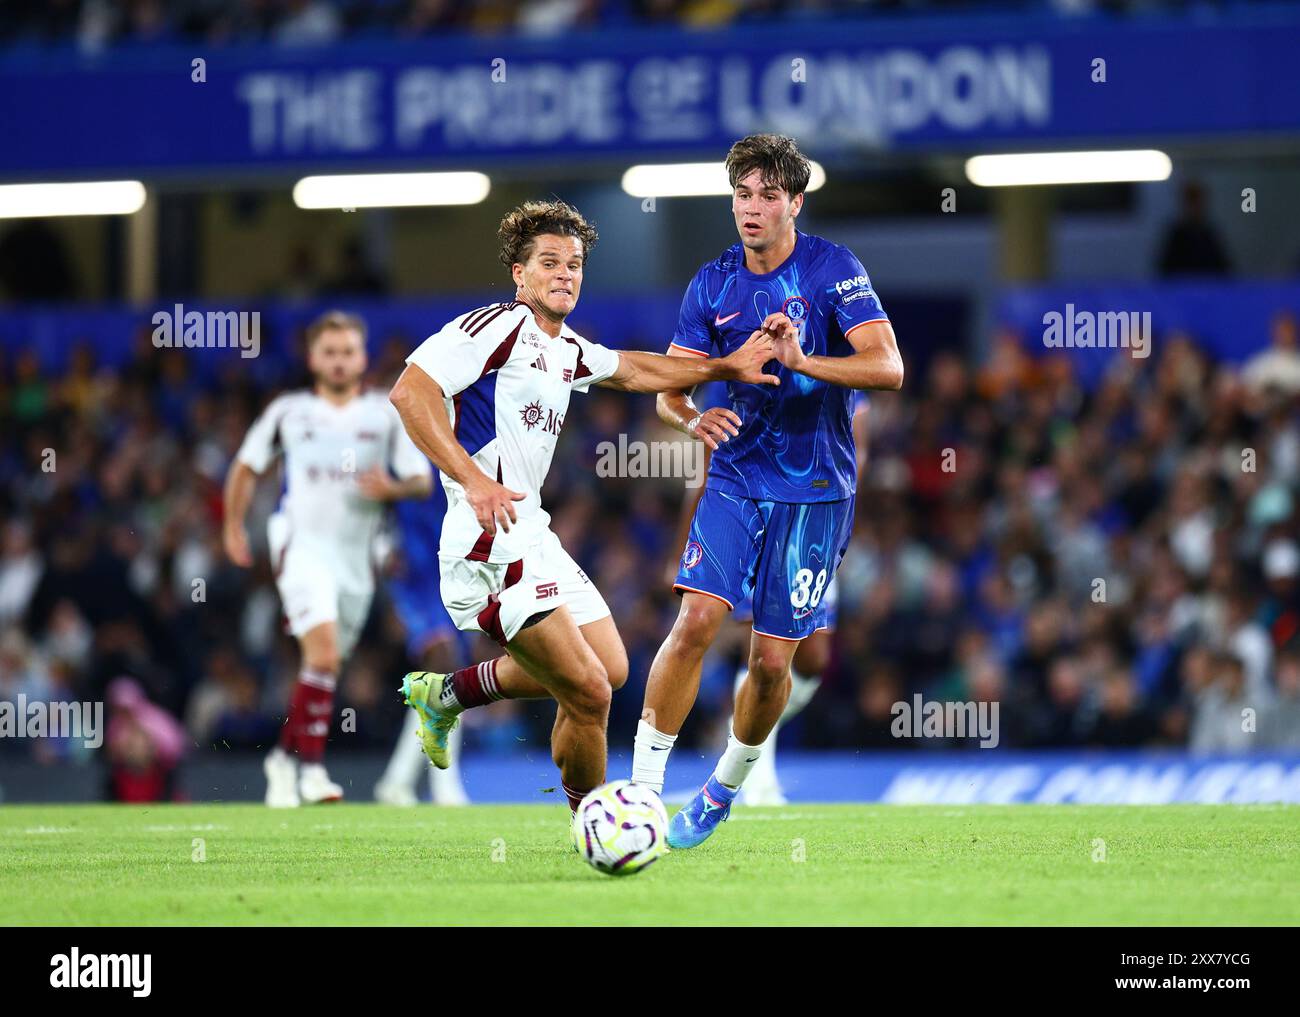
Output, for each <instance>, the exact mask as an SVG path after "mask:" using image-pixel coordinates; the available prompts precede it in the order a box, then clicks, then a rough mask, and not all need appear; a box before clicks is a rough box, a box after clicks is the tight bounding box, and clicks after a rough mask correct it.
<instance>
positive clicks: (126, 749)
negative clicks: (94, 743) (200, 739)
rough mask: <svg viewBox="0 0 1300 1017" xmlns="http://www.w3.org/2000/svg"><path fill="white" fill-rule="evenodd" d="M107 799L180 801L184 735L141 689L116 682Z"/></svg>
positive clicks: (110, 691) (110, 690)
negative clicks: (179, 767) (178, 769)
mask: <svg viewBox="0 0 1300 1017" xmlns="http://www.w3.org/2000/svg"><path fill="white" fill-rule="evenodd" d="M104 750H105V752H106V754H107V758H108V788H107V797H108V799H109V800H110V801H115V802H165V801H176V800H179V799H180V797H181V795H180V791H179V788H178V787H177V785H176V767H177V764H179V763H180V760H181V756H182V755H183V754H184V752H185V733H184V729H183V728H182V727H181V725H180V724H179V723H178V722H177V721H176V720H175V719H174V718H173V717H172V716H171V715H170V714H168V713H167V712H166V711H165V710H162V709H160V708H159V707H157V706H155V705H154V704H153V703H151V702H149V699H148V697H146V696H145V694H144V691H143V690H142V689H141V688H140V686H139V684H138V683H136V682H135V681H133V680H131V679H130V678H117V679H115V680H114V681H113V682H112V683H110V684H109V686H108V736H107V737H106V738H105V740H104Z"/></svg>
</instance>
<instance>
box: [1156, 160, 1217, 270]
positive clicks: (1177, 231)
mask: <svg viewBox="0 0 1300 1017" xmlns="http://www.w3.org/2000/svg"><path fill="white" fill-rule="evenodd" d="M1158 268H1159V272H1160V275H1162V276H1166V277H1167V276H1178V275H1228V274H1229V273H1230V272H1231V271H1232V267H1231V265H1230V263H1229V261H1228V255H1227V253H1226V252H1225V251H1224V249H1223V241H1222V240H1220V239H1219V234H1218V231H1217V230H1216V229H1215V228H1214V226H1213V224H1211V223H1210V222H1209V220H1208V219H1207V218H1206V215H1205V188H1203V187H1202V186H1201V185H1200V184H1199V183H1198V182H1196V181H1195V180H1189V181H1187V182H1186V183H1185V184H1183V189H1182V192H1181V206H1180V209H1179V214H1178V218H1177V219H1175V220H1174V221H1173V222H1172V223H1171V224H1170V225H1169V228H1168V229H1167V230H1166V231H1165V237H1164V241H1163V243H1162V244H1161V247H1160V258H1159V262H1158Z"/></svg>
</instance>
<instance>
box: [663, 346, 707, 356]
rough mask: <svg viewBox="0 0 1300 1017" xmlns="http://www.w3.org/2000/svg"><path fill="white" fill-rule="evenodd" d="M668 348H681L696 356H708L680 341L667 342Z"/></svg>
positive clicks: (684, 351)
mask: <svg viewBox="0 0 1300 1017" xmlns="http://www.w3.org/2000/svg"><path fill="white" fill-rule="evenodd" d="M668 348H669V349H670V350H681V351H682V352H683V353H690V354H692V355H694V356H697V357H704V358H705V359H706V360H707V359H708V356H709V355H708V354H707V353H705V352H704V351H703V350H693V349H691V348H690V347H689V346H683V345H682V344H681V343H669V344H668Z"/></svg>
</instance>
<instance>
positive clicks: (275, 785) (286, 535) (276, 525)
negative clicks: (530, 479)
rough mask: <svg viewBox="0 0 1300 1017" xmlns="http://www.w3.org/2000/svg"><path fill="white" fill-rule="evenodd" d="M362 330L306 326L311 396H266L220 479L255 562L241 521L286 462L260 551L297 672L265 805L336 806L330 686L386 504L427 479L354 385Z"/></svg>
mask: <svg viewBox="0 0 1300 1017" xmlns="http://www.w3.org/2000/svg"><path fill="white" fill-rule="evenodd" d="M366 364H367V361H366V346H365V324H364V323H363V322H362V321H361V319H360V318H357V317H356V316H354V315H351V314H346V313H344V312H341V311H330V312H328V313H326V314H324V315H322V316H321V317H320V318H318V319H317V320H316V321H315V322H314V323H313V324H312V325H311V326H310V328H308V330H307V365H308V368H309V370H310V372H311V375H312V379H313V388H312V390H311V391H307V390H299V391H296V392H286V393H284V394H283V395H280V396H278V397H277V398H276V399H274V400H273V401H272V402H271V404H270V405H269V406H268V407H267V408H266V409H265V410H264V411H263V413H262V415H261V416H260V417H258V419H257V420H256V421H255V422H254V423H253V426H252V427H251V428H249V431H248V434H247V435H246V436H245V437H244V441H243V444H242V445H241V446H240V448H239V452H238V453H237V454H236V456H235V461H234V462H233V463H232V464H231V467H230V471H229V473H228V474H227V476H226V487H225V525H224V528H223V539H224V542H225V548H226V553H227V554H228V555H229V556H230V560H231V561H233V562H234V563H235V564H236V565H240V566H242V567H245V568H247V567H248V566H250V565H251V564H252V563H253V557H252V553H251V551H250V549H249V543H248V533H247V530H246V529H245V525H244V520H245V517H246V516H247V513H248V507H249V504H250V502H251V501H252V498H253V491H254V488H255V487H256V484H257V479H258V477H259V476H261V475H262V474H264V473H265V472H266V471H267V470H268V469H269V468H270V466H271V465H272V463H273V462H274V460H275V459H276V458H277V457H278V456H280V455H283V456H284V460H285V491H284V494H283V496H282V498H281V500H280V506H279V509H278V510H277V511H276V512H275V514H273V515H272V516H271V518H270V519H269V520H268V522H267V545H268V548H269V550H270V553H271V560H272V564H273V568H274V571H275V579H276V587H277V588H278V590H279V593H280V600H281V603H282V604H283V607H284V614H285V617H286V619H287V621H288V627H289V630H290V631H291V632H292V633H293V635H294V636H295V637H296V638H297V640H298V645H299V648H300V649H301V651H302V661H301V668H300V670H299V672H298V680H297V682H296V684H295V685H294V691H293V696H292V698H291V700H290V703H289V715H288V718H287V719H286V721H285V724H284V727H283V728H282V729H281V733H280V741H279V744H278V745H277V746H276V747H275V748H274V749H272V751H271V753H270V754H269V755H268V756H267V757H266V761H265V763H264V767H263V768H264V770H265V772H266V785H267V786H266V804H267V805H270V806H273V807H279V808H292V807H294V806H297V805H300V804H303V803H307V804H311V803H314V802H326V801H338V800H339V799H341V798H342V797H343V789H342V788H341V787H340V786H339V785H338V784H336V783H334V782H333V781H332V780H330V778H329V774H328V773H327V772H326V770H325V766H324V756H325V742H326V739H327V737H328V736H329V729H330V720H331V717H332V715H333V712H334V690H335V687H336V685H337V682H338V677H339V671H340V668H341V667H342V664H343V662H344V661H345V660H346V659H347V657H348V655H349V654H350V653H351V652H352V649H353V647H354V646H355V645H356V642H357V638H358V637H359V636H360V634H361V629H362V627H363V626H364V625H365V621H366V616H367V614H368V613H369V611H370V601H371V597H372V596H373V594H374V572H375V565H376V562H375V556H376V538H377V536H378V535H379V532H380V529H381V526H382V524H383V519H384V511H385V507H386V503H388V502H391V501H396V500H398V499H402V498H423V497H425V496H427V495H428V494H429V492H430V490H431V489H432V484H433V480H432V472H431V470H430V468H429V462H428V460H427V459H425V457H424V455H423V454H421V452H420V451H419V450H418V449H417V448H416V447H415V446H414V445H413V444H412V443H411V440H410V439H409V438H408V437H407V436H406V431H405V429H404V428H403V427H402V422H401V419H400V418H399V417H398V415H397V412H396V411H395V410H394V409H393V407H392V405H391V404H390V403H389V401H388V396H387V393H379V392H371V391H366V390H364V389H363V386H362V377H363V376H364V375H365V372H366Z"/></svg>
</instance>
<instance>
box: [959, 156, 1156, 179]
mask: <svg viewBox="0 0 1300 1017" xmlns="http://www.w3.org/2000/svg"><path fill="white" fill-rule="evenodd" d="M1173 167H1174V164H1173V163H1172V162H1171V161H1170V159H1169V156H1167V155H1165V153H1164V152H1161V151H1158V150H1156V149H1153V148H1142V149H1130V150H1125V151H1117V152H1023V153H1012V154H1007V155H977V156H973V157H972V158H970V159H967V160H966V176H967V178H968V179H969V180H970V182H971V183H972V184H975V185H977V186H979V187H1023V186H1029V185H1034V184H1115V183H1129V182H1136V181H1140V180H1168V179H1169V174H1170V173H1171V172H1172V171H1173Z"/></svg>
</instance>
